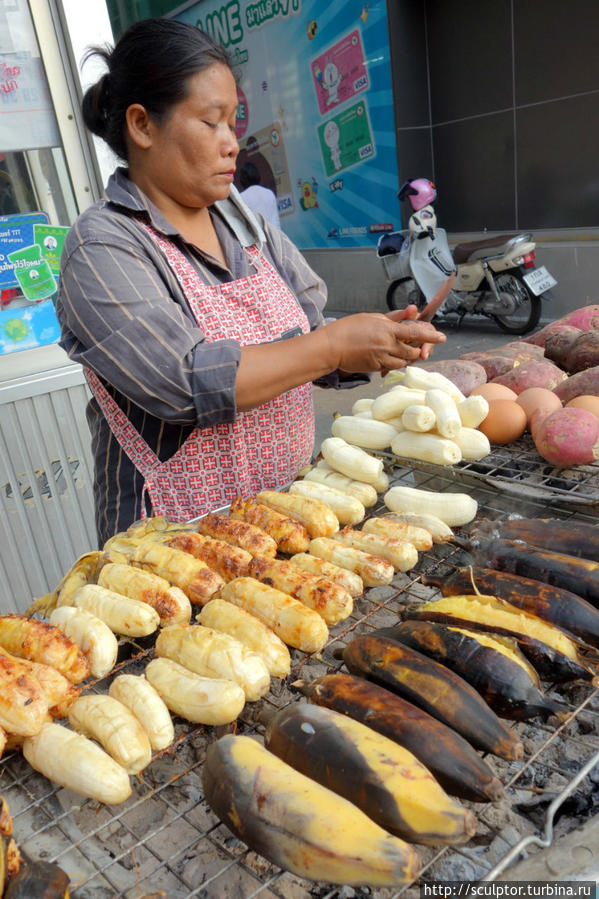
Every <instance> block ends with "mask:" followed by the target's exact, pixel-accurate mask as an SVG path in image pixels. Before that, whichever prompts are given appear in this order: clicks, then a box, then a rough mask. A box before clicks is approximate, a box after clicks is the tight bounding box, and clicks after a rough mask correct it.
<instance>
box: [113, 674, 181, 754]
mask: <svg viewBox="0 0 599 899" xmlns="http://www.w3.org/2000/svg"><path fill="white" fill-rule="evenodd" d="M108 695H109V696H111V697H112V698H113V699H118V701H119V702H121V703H122V704H123V705H124V706H126V707H127V708H128V709H129V711H130V712H132V713H133V715H135V717H136V718H137V720H138V721H139V723H140V724H141V726H142V727H143V729H144V730H145V732H146V733H147V735H148V740H149V741H150V746H151V747H152V749H166V747H167V746H170V744H171V743H172V742H173V740H174V739H175V729H174V727H173V720H172V718H171V715H170V712H169V710H168V708H167V707H166V705H165V703H164V702H163V700H162V699H161V698H160V696H159V694H158V693H157V692H156V690H155V689H154V687H153V686H152V685H151V684H150V683H149V682H148V681H147V680H146V679H145V677H143V675H141V676H139V675H135V674H119V676H118V677H115V679H114V680H113V681H112V683H111V684H110V687H109V689H108Z"/></svg>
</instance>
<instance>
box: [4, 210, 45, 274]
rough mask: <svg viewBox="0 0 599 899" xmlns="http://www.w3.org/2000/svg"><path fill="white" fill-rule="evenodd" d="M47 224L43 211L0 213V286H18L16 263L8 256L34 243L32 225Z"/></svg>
mask: <svg viewBox="0 0 599 899" xmlns="http://www.w3.org/2000/svg"><path fill="white" fill-rule="evenodd" d="M36 224H37V225H41V224H44V225H47V224H48V215H47V213H45V212H31V213H25V214H23V215H0V288H1V289H2V290H5V289H6V288H9V287H18V286H19V282H18V280H17V276H16V269H17V264H16V263H15V262H14V261H11V260H10V259H9V258H8V254H9V253H16V252H17V251H20V250H23V249H25V248H26V247H29V246H31V245H32V244H34V243H35V238H34V226H35V225H36Z"/></svg>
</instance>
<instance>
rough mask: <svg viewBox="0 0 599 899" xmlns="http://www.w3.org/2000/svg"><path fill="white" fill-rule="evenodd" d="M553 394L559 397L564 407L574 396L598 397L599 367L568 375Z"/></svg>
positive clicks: (554, 389) (595, 366)
mask: <svg viewBox="0 0 599 899" xmlns="http://www.w3.org/2000/svg"><path fill="white" fill-rule="evenodd" d="M553 392H554V393H556V394H557V396H559V398H560V400H561V401H562V403H563V404H564V405H565V404H566V403H568V402H570V400H573V399H574V397H575V396H583V395H585V396H587V395H589V394H590V395H591V396H599V365H594V366H593V368H587V369H585V371H579V372H577V373H576V374H575V375H570V377H569V378H566V379H565V381H562V382H561V383H560V384H558V385H557V387H554V388H553Z"/></svg>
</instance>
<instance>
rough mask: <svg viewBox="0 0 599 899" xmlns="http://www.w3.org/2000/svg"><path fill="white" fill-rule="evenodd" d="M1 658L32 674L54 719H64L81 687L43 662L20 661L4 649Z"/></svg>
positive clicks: (0, 653)
mask: <svg viewBox="0 0 599 899" xmlns="http://www.w3.org/2000/svg"><path fill="white" fill-rule="evenodd" d="M0 657H4V658H5V659H6V660H7V661H8V662H9V663H12V664H13V665H14V666H15V669H18V670H22V671H23V673H26V674H30V675H31V676H32V677H34V678H35V679H36V680H37V682H38V683H39V685H40V687H41V689H42V694H43V696H44V698H45V700H46V703H47V705H48V711H49V713H50V715H51V716H52V717H53V718H64V717H65V716H66V714H67V710H68V708H69V706H70V704H71V703H72V702H74V700H75V699H77V697H78V696H79V693H80V692H81V688H80V687H76V686H75V685H74V684H72V683H71V681H70V680H68V678H66V677H65V676H64V674H61V673H60V671H57V670H56V668H52V666H51V665H44V664H42V663H41V662H30V661H29V660H28V659H18V658H17V657H16V656H12V655H11V654H10V653H8V652H6V650H4V649H0Z"/></svg>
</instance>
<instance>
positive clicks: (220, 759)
mask: <svg viewBox="0 0 599 899" xmlns="http://www.w3.org/2000/svg"><path fill="white" fill-rule="evenodd" d="M202 782H203V787H204V795H205V797H206V800H207V802H208V804H209V805H210V807H211V808H212V810H213V811H214V812H215V813H216V815H217V816H218V817H219V818H220V820H221V821H222V822H223V823H224V824H226V826H227V827H228V828H229V829H230V830H231V831H232V832H233V833H234V834H235V835H236V836H237V837H238V838H239V839H240V840H243V841H244V842H245V843H246V844H247V845H248V846H249V847H250V849H253V850H255V851H256V852H259V853H260V854H261V855H263V856H264V857H265V858H266V859H268V860H269V861H271V862H272V863H273V864H276V865H278V866H279V867H281V868H283V869H285V870H287V871H292V872H293V873H294V874H297V875H298V876H299V877H304V878H309V879H311V880H324V881H326V882H327V883H335V884H348V885H354V886H358V885H360V884H367V885H368V886H369V887H371V888H372V887H373V886H401V885H402V884H407V883H410V882H411V881H412V880H414V878H415V877H416V875H417V871H418V867H419V859H418V855H417V854H416V852H415V851H414V849H412V847H411V846H409V845H408V844H407V843H404V842H403V840H400V839H398V838H397V837H393V836H391V835H390V834H388V833H386V832H385V831H384V830H383V829H382V828H381V827H379V826H378V825H377V824H375V823H374V821H371V820H370V818H368V817H367V816H366V815H365V814H364V813H363V812H361V811H360V810H359V809H358V808H356V806H355V805H352V804H351V802H348V801H347V800H346V799H343V798H342V797H340V796H337V795H336V794H335V793H333V792H332V791H331V790H327V789H326V788H325V787H322V786H321V785H320V784H317V783H316V782H315V781H314V780H312V779H311V778H309V777H306V776H305V775H303V774H299V773H298V772H297V771H294V770H293V768H291V767H290V766H289V765H286V764H285V763H284V762H282V761H281V760H280V759H278V758H277V757H276V756H275V755H273V754H272V753H271V752H268V750H266V749H264V747H263V746H262V745H261V744H260V743H258V742H257V741H256V740H253V739H252V738H251V737H238V736H232V735H230V736H226V737H222V738H221V739H220V740H217V741H216V742H215V743H212V744H211V746H209V747H208V752H207V753H206V761H205V763H204V767H203V770H202Z"/></svg>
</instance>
